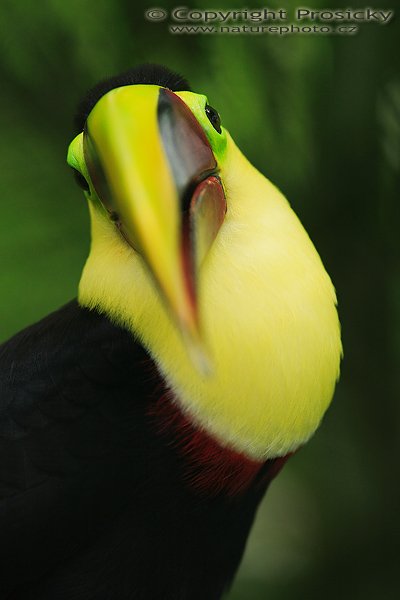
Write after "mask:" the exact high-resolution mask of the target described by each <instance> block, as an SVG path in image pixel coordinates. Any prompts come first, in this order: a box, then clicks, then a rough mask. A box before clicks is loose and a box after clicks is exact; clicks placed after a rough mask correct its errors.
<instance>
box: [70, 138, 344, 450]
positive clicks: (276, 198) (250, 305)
mask: <svg viewBox="0 0 400 600" xmlns="http://www.w3.org/2000/svg"><path fill="white" fill-rule="evenodd" d="M227 156H229V157H230V158H229V160H228V159H227V161H226V164H225V166H224V171H223V172H222V170H221V176H222V179H223V180H224V182H225V185H226V191H227V202H228V212H227V215H226V219H225V222H224V224H223V226H222V227H221V229H220V232H219V234H218V236H217V238H216V240H215V242H214V244H213V246H212V248H211V250H210V252H209V254H208V255H207V258H206V260H205V262H204V264H203V266H202V269H201V273H200V278H199V282H198V283H199V285H198V288H199V290H200V297H199V307H200V314H201V316H202V327H203V331H204V337H205V339H206V340H207V344H208V347H209V351H210V355H211V358H212V360H213V365H214V373H213V374H212V375H211V376H209V377H204V376H202V375H200V374H199V373H197V372H196V370H195V369H194V367H193V364H192V363H191V361H190V358H189V357H188V355H187V352H186V348H185V346H184V343H183V341H182V339H181V336H180V334H179V332H178V331H177V328H176V327H175V325H174V324H173V323H172V321H171V319H170V317H169V314H168V312H167V311H166V309H165V306H164V304H163V303H162V301H161V300H160V297H159V294H158V292H157V290H156V289H155V287H154V285H153V283H152V281H151V278H149V275H148V272H147V270H146V268H145V267H144V265H143V262H142V260H141V258H140V257H139V256H138V255H135V254H134V253H133V251H132V250H131V249H130V248H128V247H127V245H126V244H124V243H123V242H122V241H121V239H120V238H119V236H118V235H116V233H115V231H114V229H113V228H112V227H110V225H109V224H108V223H107V222H106V220H105V219H104V218H103V216H102V215H100V214H99V213H98V210H97V209H96V208H95V207H91V213H92V214H91V216H92V248H91V252H90V256H89V258H88V261H87V263H86V266H85V269H84V271H83V274H82V279H81V282H80V290H79V301H80V303H81V304H83V305H85V306H88V307H90V308H97V309H98V310H100V311H102V312H104V313H106V314H107V315H108V316H109V317H110V318H111V319H112V320H113V321H115V322H117V323H118V324H119V325H122V326H123V327H125V328H126V329H128V330H129V331H131V332H132V334H133V335H134V336H135V337H136V338H137V339H139V341H140V342H141V343H142V344H143V345H144V347H145V348H146V349H147V350H148V352H149V353H150V355H151V356H152V358H153V360H154V362H155V364H156V365H157V367H158V369H159V371H160V373H161V374H162V376H163V378H164V380H165V381H166V384H167V386H168V389H169V390H170V391H171V393H172V394H173V395H174V397H175V398H176V399H177V402H178V403H179V405H180V408H181V410H182V411H183V413H184V414H185V416H187V417H188V418H189V419H190V421H191V422H192V423H195V424H196V426H198V427H201V428H203V429H204V430H206V431H207V432H208V433H209V434H210V435H211V436H212V437H214V438H215V439H217V440H219V442H220V443H221V445H222V446H224V447H229V448H230V449H232V450H234V451H236V452H238V453H241V454H244V455H245V456H246V457H247V458H248V459H250V460H253V461H256V462H263V461H265V460H268V459H272V458H276V457H278V456H285V455H287V454H288V453H289V452H292V451H294V450H295V449H296V448H298V447H299V446H300V445H302V444H303V443H305V441H306V440H307V439H308V438H309V437H310V436H311V435H312V433H313V432H314V431H315V429H316V428H317V426H318V424H319V422H320V420H321V418H322V416H323V414H324V412H325V410H326V408H327V406H328V405H329V403H330V400H331V398H332V394H333V389H334V385H335V381H336V378H337V376H338V370H339V361H340V354H341V344H340V330H339V323H338V317H337V313H336V308H335V300H336V299H335V292H334V289H333V286H332V283H331V281H330V279H329V276H328V275H327V273H326V272H325V270H324V267H323V265H322V263H321V260H320V258H319V256H318V254H317V252H316V250H315V248H314V246H313V244H312V243H311V241H310V239H309V237H308V236H307V233H306V232H305V231H304V229H303V227H302V226H301V224H300V222H299V221H298V219H297V217H296V216H295V214H294V213H293V211H292V210H291V209H290V207H289V205H288V203H287V201H286V200H285V198H284V197H283V196H282V194H280V192H279V191H278V190H277V189H276V188H275V187H274V186H273V185H272V184H271V183H270V182H269V181H268V180H267V179H265V178H264V177H263V176H262V175H261V174H260V173H258V172H257V171H256V170H255V169H254V168H253V167H251V165H250V164H249V163H248V162H247V161H246V160H245V159H244V157H243V156H242V155H241V154H240V152H239V151H238V150H237V149H236V148H235V147H234V146H233V145H232V144H231V147H230V148H229V149H228V152H227Z"/></svg>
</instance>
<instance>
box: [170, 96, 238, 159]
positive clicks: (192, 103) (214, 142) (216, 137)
mask: <svg viewBox="0 0 400 600" xmlns="http://www.w3.org/2000/svg"><path fill="white" fill-rule="evenodd" d="M176 95H177V96H179V97H180V98H182V100H183V101H184V102H185V103H186V104H187V106H188V107H189V108H190V110H191V111H192V113H193V114H194V116H195V117H196V119H197V121H198V122H199V124H200V125H201V127H202V128H203V130H204V133H205V134H206V136H207V139H208V141H209V142H210V145H211V148H212V151H213V153H214V156H215V158H216V159H217V162H218V164H219V165H221V163H222V162H223V161H224V158H225V155H226V146H227V135H226V131H225V129H224V128H223V127H222V125H221V133H218V131H216V130H215V129H214V127H213V126H212V123H211V122H210V120H209V118H208V117H207V113H206V110H205V108H206V105H207V104H208V99H207V97H206V96H203V95H202V94H195V93H193V92H176Z"/></svg>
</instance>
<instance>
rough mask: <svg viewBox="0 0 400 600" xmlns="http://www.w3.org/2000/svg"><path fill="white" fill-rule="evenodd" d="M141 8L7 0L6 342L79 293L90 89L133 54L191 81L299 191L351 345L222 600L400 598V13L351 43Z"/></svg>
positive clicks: (0, 27)
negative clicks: (80, 141)
mask: <svg viewBox="0 0 400 600" xmlns="http://www.w3.org/2000/svg"><path fill="white" fill-rule="evenodd" d="M156 4H157V5H159V6H162V7H165V8H171V7H172V6H174V3H170V2H169V3H166V2H162V1H160V2H158V1H157V3H156ZM287 4H288V6H287V8H289V3H287ZM307 4H308V6H311V7H324V8H327V6H326V5H325V4H324V2H318V1H311V0H309V1H308V3H307ZM328 4H329V7H330V8H339V7H340V3H337V2H329V3H328ZM373 5H374V7H375V8H385V9H387V8H388V6H387V5H386V3H383V2H381V1H380V0H376V1H375V2H374V3H373ZM149 6H150V5H149V4H145V3H143V2H142V1H141V0H139V1H138V2H137V1H136V2H133V0H120V1H117V0H97V1H94V0H93V1H91V0H69V1H68V2H65V1H64V0H41V2H40V3H32V2H28V1H27V0H25V1H24V0H14V1H11V0H2V2H1V6H0V76H1V90H2V91H1V95H0V119H1V123H0V132H1V147H0V164H1V173H0V198H1V215H2V218H1V221H0V227H1V235H0V286H1V322H0V337H1V339H5V338H6V337H8V336H9V335H11V334H12V333H13V332H15V331H17V330H18V329H19V328H22V327H24V326H26V325H27V324H29V323H30V322H32V321H34V320H37V319H38V318H39V317H41V316H43V315H44V314H46V313H47V312H49V311H50V310H52V309H55V308H57V307H58V306H59V305H61V304H62V303H64V302H66V301H67V300H68V299H70V298H71V297H72V296H74V295H75V294H76V287H77V283H78V280H79V274H80V270H81V268H82V265H83V263H84V260H85V257H86V255H87V252H88V244H89V231H88V224H89V223H88V216H87V209H86V207H85V203H84V200H83V196H82V194H81V193H80V191H79V190H78V189H77V188H76V186H75V183H74V181H73V178H72V177H71V174H70V173H69V171H68V168H67V167H66V165H65V155H66V149H67V145H68V143H69V141H70V140H71V139H72V134H73V131H72V125H71V124H72V116H73V113H74V110H75V105H76V103H77V101H78V100H79V98H80V97H81V95H82V94H83V93H84V92H85V91H86V90H87V88H88V87H90V86H91V85H93V84H94V83H95V82H96V81H97V80H98V79H100V78H103V77H105V76H107V75H110V74H114V73H118V72H120V71H122V70H124V69H127V68H129V67H130V66H132V65H134V64H138V63H141V62H151V61H153V62H162V63H164V64H167V65H169V66H170V67H171V68H173V69H176V70H178V71H180V72H182V73H183V74H185V75H187V76H188V78H189V79H190V81H191V82H192V85H193V87H194V88H195V89H196V90H199V91H203V92H204V93H206V94H208V96H209V99H210V102H211V103H212V104H213V105H214V106H216V107H217V108H218V109H219V110H220V112H221V114H222V117H223V122H224V124H225V125H226V126H227V128H228V129H229V130H230V132H231V134H232V135H233V137H234V139H235V140H236V141H237V143H238V144H239V146H240V147H241V148H242V149H243V151H244V153H245V154H246V155H247V156H248V158H249V159H250V160H251V161H252V162H253V163H254V164H255V165H256V166H257V167H258V168H260V169H261V170H262V171H263V172H264V173H265V174H266V175H267V176H268V177H269V178H270V179H272V180H273V181H274V182H275V183H277V185H278V186H279V187H281V189H282V190H283V191H284V192H285V193H286V195H287V196H288V197H289V198H290V200H291V203H292V205H293V207H294V209H295V210H296V212H297V214H298V215H299V216H300V218H301V220H302V221H303V223H304V224H305V227H306V229H307V230H308V231H309V233H310V235H311V237H312V239H313V240H314V242H315V244H316V246H317V248H318V250H319V251H320V254H321V256H322V258H323V260H324V262H325V265H326V267H327V269H328V271H329V273H330V274H331V276H332V278H333V280H334V282H335V285H336V287H337V291H338V296H339V303H340V316H341V321H342V326H343V339H344V347H345V359H344V362H343V371H342V377H341V381H340V384H339V386H338V390H337V393H336V399H335V402H334V405H333V407H332V408H331V410H330V411H329V413H328V415H327V417H326V418H325V420H324V424H323V426H322V428H321V430H320V431H319V433H318V434H317V436H316V437H315V439H314V440H313V442H312V443H310V444H309V445H308V446H307V447H306V448H304V449H303V450H302V451H301V452H299V453H298V455H296V456H295V457H293V458H292V459H291V461H289V464H288V465H287V467H285V469H284V472H283V473H282V474H281V475H280V476H279V477H278V479H277V481H276V482H274V484H273V485H272V487H271V490H270V492H269V494H268V495H267V497H266V500H265V502H264V503H263V505H262V507H261V509H260V512H259V516H258V519H257V524H256V527H255V529H254V531H253V533H252V536H251V539H250V542H249V545H248V549H247V552H246V556H245V559H244V561H243V564H242V567H241V570H240V573H239V577H238V578H237V580H236V582H235V584H234V586H233V589H232V591H231V593H230V595H229V598H230V600H263V599H265V598H268V599H269V600H274V599H276V600H278V599H279V600H285V599H289V598H290V599H293V598H296V599H298V600H299V599H302V598H304V599H305V598H307V599H308V600H311V599H317V598H318V599H319V598H324V599H327V600H329V599H332V600H333V599H335V600H336V599H338V598H341V599H342V598H345V599H347V598H349V599H352V600H355V599H358V598H360V599H361V598H363V600H369V599H371V600H375V599H377V598H379V600H384V599H389V598H397V597H398V561H399V541H400V536H399V533H400V532H399V515H398V513H399V503H398V501H399V481H398V479H399V468H398V462H399V439H400V438H399V402H398V399H399V388H400V385H399V367H398V365H399V358H400V356H399V355H400V308H399V307H400V261H399V258H400V256H399V243H398V239H399V200H400V199H399V189H400V186H399V183H400V175H399V173H400V70H399V62H400V35H399V33H400V32H399V20H398V16H397V18H395V20H394V21H393V22H392V23H390V24H389V25H386V26H381V25H378V24H361V26H360V31H359V33H358V34H357V35H355V36H348V37H345V36H323V35H297V36H293V35H292V36H286V37H282V38H279V37H276V36H271V35H270V36H268V35H257V34H255V35H245V34H243V35H171V34H170V33H169V32H168V28H167V22H157V23H155V22H153V23H152V22H148V21H146V20H145V19H144V18H143V12H144V10H145V8H148V7H149ZM196 6H197V7H200V8H202V9H205V8H215V6H214V4H213V6H212V7H211V6H207V5H206V4H204V3H202V2H191V3H190V7H192V8H195V7H196ZM290 6H291V7H293V6H294V5H293V3H290ZM364 6H365V5H364V3H363V2H360V1H359V0H357V1H353V2H352V7H353V8H357V7H364ZM239 7H240V8H243V6H242V5H241V3H240V2H238V0H232V1H224V2H222V1H221V2H219V3H218V8H220V9H225V10H226V9H228V8H239ZM273 7H276V8H277V7H281V5H280V3H279V2H273V1H271V2H270V3H269V8H273ZM344 7H345V6H343V5H342V8H344ZM393 8H394V7H393ZM205 600H206V599H205Z"/></svg>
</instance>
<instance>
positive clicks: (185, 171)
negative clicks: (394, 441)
mask: <svg viewBox="0 0 400 600" xmlns="http://www.w3.org/2000/svg"><path fill="white" fill-rule="evenodd" d="M247 113H248V110H247V108H246V110H244V116H243V118H245V116H246V114H247ZM76 132H77V135H76V137H75V138H74V139H73V141H72V142H71V144H70V146H69V150H68V164H69V166H70V167H71V169H72V170H73V172H74V174H75V177H76V179H77V181H78V183H79V185H80V186H81V187H82V188H83V192H84V195H85V197H86V200H87V203H88V206H89V212H90V220H91V247H90V253H89V256H88V259H87V262H86V264H85V266H84V269H83V272H82V276H81V279H80V282H79V288H78V293H77V298H76V299H74V300H72V301H70V302H69V303H68V304H66V305H65V306H63V307H62V308H60V309H59V310H57V311H56V312H54V313H52V314H50V315H48V316H47V317H45V318H44V319H42V320H41V321H39V322H38V323H36V324H34V325H32V326H30V327H28V328H27V329H25V330H23V331H21V332H20V333H18V334H17V335H15V336H14V337H13V338H11V339H10V340H9V341H7V342H6V343H4V344H3V345H2V346H1V347H0V367H1V372H0V382H1V394H0V446H1V449H0V464H1V470H0V493H1V500H0V519H1V523H0V548H1V556H0V597H1V598H2V600H54V599H55V598H57V600H218V599H220V598H221V597H222V595H223V594H225V593H226V592H227V590H228V589H229V586H230V584H231V582H232V580H233V577H234V575H235V572H236V570H237V568H238V565H239V563H240V561H241V557H242V555H243V552H244V548H245V544H246V540H247V537H248V534H249V531H250V529H251V526H252V523H253V520H254V517H255V513H256V510H257V507H258V505H259V503H260V501H261V499H262V497H263V496H264V493H265V491H266V489H267V487H268V485H269V483H270V482H271V480H272V479H273V477H274V476H275V475H276V474H277V473H278V471H279V469H280V468H281V467H282V466H283V464H284V462H285V461H286V460H287V458H288V457H289V456H291V455H292V454H293V453H295V452H296V450H298V449H299V448H300V447H301V446H303V445H304V444H305V443H306V442H307V440H308V439H309V438H310V437H311V436H312V434H313V433H314V432H315V430H316V429H317V427H318V425H319V423H320V421H321V419H322V417H323V415H324V413H325V411H326V409H327V407H328V405H329V404H330V401H331V399H332V395H333V391H334V388H335V384H336V381H337V379H338V375H339V365H340V360H341V354H342V346H341V336H340V325H339V320H338V314H337V306H336V297H335V290H334V287H333V285H332V282H331V279H330V278H329V276H328V274H327V273H326V271H325V269H324V266H323V264H322V262H321V259H320V257H319V255H318V253H317V251H316V250H315V248H314V246H313V244H312V242H311V241H310V238H309V237H308V235H307V233H306V231H305V230H304V228H303V227H302V225H301V224H300V221H299V219H298V218H297V217H296V215H295V213H294V212H293V210H292V209H291V208H290V206H289V204H288V202H287V200H286V199H285V198H284V196H283V195H282V194H281V193H280V191H278V189H277V188H276V187H275V186H274V185H273V184H272V183H271V182H270V181H269V180H268V179H266V178H265V177H264V176H263V175H262V174H261V173H260V172H258V171H257V170H256V169H255V168H254V167H253V166H252V165H251V164H250V163H249V162H248V161H247V160H246V158H245V157H244V156H243V154H242V153H241V152H240V150H239V149H238V148H237V146H236V145H235V143H234V142H233V140H232V138H231V136H230V135H229V133H228V131H227V130H226V129H225V128H224V127H223V125H222V123H221V119H220V116H219V114H218V112H217V111H216V110H215V109H214V108H212V106H211V105H210V104H209V103H208V100H207V97H206V96H205V95H203V94H198V93H195V92H193V91H191V88H190V87H189V84H188V82H187V81H186V80H185V79H184V78H183V77H181V76H180V75H178V74H176V73H174V72H172V71H170V70H168V69H167V68H165V67H161V66H157V65H149V64H146V65H144V66H139V67H135V68H133V69H131V70H129V71H128V72H126V73H123V74H122V75H118V76H115V77H111V78H109V79H107V80H105V81H102V82H101V83H100V84H98V85H97V86H95V87H94V88H93V89H91V91H90V92H89V93H88V94H87V96H86V97H85V98H84V100H83V101H82V102H81V104H80V105H79V108H78V113H77V118H76ZM263 134H265V132H264V133H263V127H262V123H260V135H263ZM288 168H290V161H288ZM55 201H56V198H55Z"/></svg>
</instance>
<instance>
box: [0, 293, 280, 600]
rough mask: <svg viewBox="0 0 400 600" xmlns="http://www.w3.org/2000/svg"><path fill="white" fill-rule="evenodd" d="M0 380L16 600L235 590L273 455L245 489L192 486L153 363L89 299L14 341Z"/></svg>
mask: <svg viewBox="0 0 400 600" xmlns="http://www.w3.org/2000/svg"><path fill="white" fill-rule="evenodd" d="M0 383H1V394H0V457H1V459H0V465H1V466H0V498H1V499H0V549H1V556H0V588H1V589H0V597H1V598H2V600H54V599H55V598H57V600H132V599H133V598H134V599H135V600H144V599H146V600H217V599H218V598H220V597H221V594H222V593H223V590H224V589H226V587H227V586H228V585H229V582H230V581H231V579H232V577H233V575H234V573H235V571H236V569H237V566H238V564H239V562H240V559H241V556H242V553H243V550H244V545H245V541H246V538H247V535H248V532H249V529H250V527H251V524H252V521H253V518H254V514H255V510H256V507H257V505H258V503H259V501H260V499H261V497H262V496H263V494H264V492H265V488H266V486H267V482H268V468H269V463H266V465H265V466H264V467H263V468H262V469H261V471H260V473H259V474H258V475H257V477H256V480H255V481H253V483H252V484H251V487H250V488H249V489H248V490H247V491H246V492H243V493H241V494H238V495H237V496H235V497H229V496H228V495H226V494H225V493H223V492H221V493H218V494H216V495H210V496H207V494H202V493H199V492H198V491H196V490H195V489H192V488H191V487H190V486H189V485H187V482H186V481H185V476H184V469H183V468H182V463H183V461H184V457H183V456H182V454H180V453H179V452H178V451H177V449H176V447H174V444H173V443H171V442H172V440H168V437H166V436H165V435H160V433H159V432H158V431H157V427H155V426H154V416H152V415H151V414H150V413H149V406H150V405H151V402H152V401H153V400H154V399H155V398H157V397H158V396H159V395H160V390H161V387H162V382H160V378H159V376H158V375H157V372H156V370H155V368H154V366H153V364H152V361H151V359H150V358H149V356H148V355H147V354H146V352H145V351H144V350H143V348H142V347H141V346H140V345H139V344H138V343H136V342H135V341H134V340H133V338H132V336H131V335H130V334H128V333H127V332H125V331H123V330H122V329H119V328H118V327H116V326H115V325H113V324H111V323H110V321H109V320H108V319H107V318H106V317H105V316H101V315H99V314H97V313H95V312H89V311H88V310H86V309H83V308H81V307H79V305H78V303H77V302H76V301H73V302H71V303H69V304H67V305H66V306H65V307H63V308H62V309H60V310H59V311H57V312H55V313H54V314H52V315H49V316H48V317H46V318H45V319H44V320H42V321H40V322H39V323H37V324H35V325H33V326H31V327H29V328H28V329H26V330H24V331H22V332H21V333H19V334H18V335H16V336H15V337H13V338H12V339H11V340H10V341H8V342H7V343H5V344H3V345H2V346H1V347H0ZM266 471H267V472H266Z"/></svg>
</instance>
